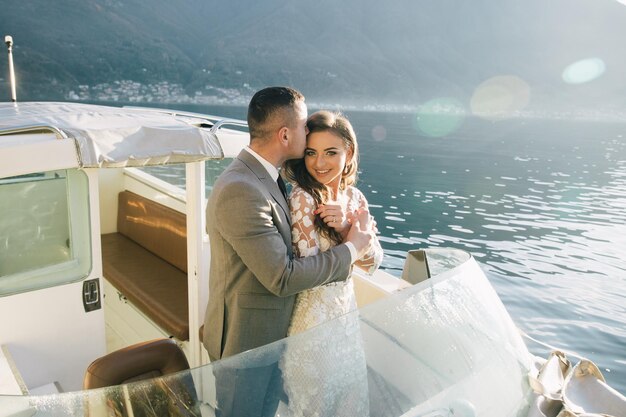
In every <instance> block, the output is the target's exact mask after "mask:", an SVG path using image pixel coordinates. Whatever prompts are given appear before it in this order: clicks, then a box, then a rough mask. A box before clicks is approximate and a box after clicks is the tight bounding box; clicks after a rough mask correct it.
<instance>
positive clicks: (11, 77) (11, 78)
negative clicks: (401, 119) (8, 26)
mask: <svg viewBox="0 0 626 417" xmlns="http://www.w3.org/2000/svg"><path fill="white" fill-rule="evenodd" d="M4 43H6V44H7V49H8V50H9V81H10V83H11V101H12V102H14V103H15V102H16V101H17V96H16V94H15V70H14V69H13V37H12V36H10V35H6V36H5V37H4Z"/></svg>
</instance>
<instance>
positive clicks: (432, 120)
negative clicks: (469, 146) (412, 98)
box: [417, 97, 465, 138]
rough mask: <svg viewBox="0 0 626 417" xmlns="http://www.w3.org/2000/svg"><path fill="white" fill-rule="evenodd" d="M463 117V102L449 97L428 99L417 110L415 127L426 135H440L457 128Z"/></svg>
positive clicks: (445, 134) (447, 133)
mask: <svg viewBox="0 0 626 417" xmlns="http://www.w3.org/2000/svg"><path fill="white" fill-rule="evenodd" d="M464 119H465V108H464V106H463V104H462V103H461V102H460V101H459V100H457V99H455V98H449V97H441V98H436V99H433V100H430V101H428V102H426V103H424V104H422V105H421V106H419V108H418V110H417V127H418V128H419V130H420V131H421V132H422V133H424V134H425V135H426V136H431V137H437V138H439V137H442V136H447V135H449V134H450V133H452V132H454V131H455V130H457V129H458V128H459V127H460V126H461V124H462V123H463V120H464Z"/></svg>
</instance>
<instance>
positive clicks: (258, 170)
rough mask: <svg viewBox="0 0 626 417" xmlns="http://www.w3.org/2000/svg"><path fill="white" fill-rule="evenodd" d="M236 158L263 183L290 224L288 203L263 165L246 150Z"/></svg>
mask: <svg viewBox="0 0 626 417" xmlns="http://www.w3.org/2000/svg"><path fill="white" fill-rule="evenodd" d="M237 159H239V160H240V161H241V162H243V163H244V164H245V165H246V166H247V167H248V168H250V171H252V173H254V175H256V176H257V178H258V179H259V180H260V181H261V182H262V183H263V185H265V188H266V189H267V190H268V191H269V192H270V194H271V195H272V197H273V198H274V200H275V201H276V202H277V203H278V205H279V206H280V207H281V208H282V209H283V211H284V212H285V216H287V220H288V221H289V224H291V216H290V215H289V205H288V204H287V201H286V200H285V196H283V193H282V192H281V191H280V188H278V184H277V183H276V181H274V180H272V177H270V175H269V173H268V172H267V170H266V169H265V167H263V165H261V163H260V162H259V161H258V160H257V159H256V158H255V157H254V156H252V155H251V154H250V153H249V152H248V151H246V150H242V151H241V152H240V153H239V156H237Z"/></svg>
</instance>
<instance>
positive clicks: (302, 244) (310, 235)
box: [289, 188, 320, 258]
mask: <svg viewBox="0 0 626 417" xmlns="http://www.w3.org/2000/svg"><path fill="white" fill-rule="evenodd" d="M289 207H290V210H291V239H292V243H293V249H294V252H295V254H296V256H298V257H300V258H303V257H305V256H313V255H317V254H318V253H319V246H320V242H319V235H318V234H317V231H316V230H315V226H314V224H313V220H314V219H315V214H313V211H314V210H315V202H314V200H313V197H311V195H310V194H308V193H306V192H305V191H303V190H302V189H300V188H297V189H295V190H294V191H293V192H292V193H291V195H290V196H289Z"/></svg>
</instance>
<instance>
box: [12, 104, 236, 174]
mask: <svg viewBox="0 0 626 417" xmlns="http://www.w3.org/2000/svg"><path fill="white" fill-rule="evenodd" d="M212 126H213V124H212V123H211V122H209V121H208V120H206V119H202V118H201V117H199V116H192V115H188V114H175V113H164V112H158V111H152V110H150V109H145V108H144V109H137V108H119V107H108V106H98V105H91V104H79V103H54V102H24V103H0V136H1V135H15V134H21V133H48V132H49V133H53V134H54V135H56V137H57V139H59V140H74V141H75V143H76V150H77V157H78V165H79V167H82V168H107V167H133V166H134V167H136V166H150V165H163V164H175V163H187V162H197V161H203V160H207V159H221V158H223V157H224V152H223V150H222V147H221V145H220V143H219V141H218V139H217V136H216V134H215V132H214V131H213V130H211V129H210V128H211V127H212ZM1 147H2V140H1V138H0V148H1Z"/></svg>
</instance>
